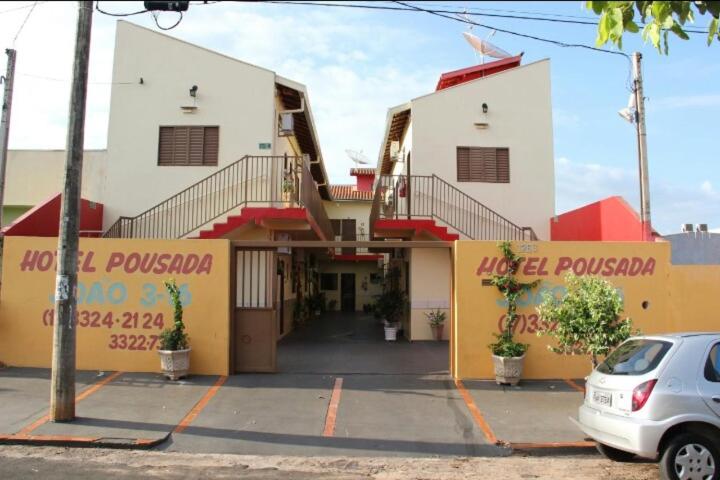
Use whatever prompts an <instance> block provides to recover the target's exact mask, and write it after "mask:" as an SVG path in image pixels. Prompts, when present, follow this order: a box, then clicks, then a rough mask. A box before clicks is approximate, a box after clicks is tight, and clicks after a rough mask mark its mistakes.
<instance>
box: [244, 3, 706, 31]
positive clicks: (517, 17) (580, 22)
mask: <svg viewBox="0 0 720 480" xmlns="http://www.w3.org/2000/svg"><path fill="white" fill-rule="evenodd" d="M240 1H244V2H249V3H255V2H254V1H253V0H240ZM261 1H262V3H275V4H280V5H306V6H318V7H339V8H357V9H367V10H389V11H396V12H412V11H417V10H418V8H415V5H412V4H409V3H403V4H402V5H404V7H396V6H389V5H379V4H357V3H344V2H343V3H329V2H312V1H294V0H261ZM395 3H397V2H395ZM423 5H428V6H429V5H436V4H425V3H423ZM424 10H428V11H430V12H433V13H444V14H451V15H469V16H477V17H493V18H504V19H510V20H529V21H540V22H551V23H563V24H570V25H588V26H593V27H597V26H598V22H597V21H594V20H592V19H590V18H589V17H580V16H569V15H568V16H565V15H554V14H543V13H540V12H528V13H531V14H536V15H553V16H557V17H567V18H577V19H583V20H565V19H562V18H543V17H536V16H527V15H505V14H496V13H478V12H480V11H482V10H481V9H474V10H475V11H468V10H448V9H447V8H440V9H438V8H434V9H424ZM497 11H505V10H497ZM507 11H509V12H517V13H523V12H522V11H515V10H507ZM639 26H644V24H640V25H639ZM684 30H685V32H686V33H697V34H707V32H706V31H703V30H697V29H690V28H685V29H684Z"/></svg>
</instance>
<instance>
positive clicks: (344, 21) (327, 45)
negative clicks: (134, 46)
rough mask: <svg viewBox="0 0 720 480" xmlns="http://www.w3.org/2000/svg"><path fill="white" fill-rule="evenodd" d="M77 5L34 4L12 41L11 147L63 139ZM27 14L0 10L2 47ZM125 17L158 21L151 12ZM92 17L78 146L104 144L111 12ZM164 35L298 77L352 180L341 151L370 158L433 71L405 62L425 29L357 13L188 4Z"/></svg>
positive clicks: (334, 161) (60, 143)
mask: <svg viewBox="0 0 720 480" xmlns="http://www.w3.org/2000/svg"><path fill="white" fill-rule="evenodd" d="M26 4H29V2H26ZM102 8H103V9H104V10H106V11H110V12H130V11H135V10H142V3H139V2H133V3H129V2H102ZM75 12H76V9H75V5H74V4H73V3H65V2H47V3H44V4H40V5H38V6H37V7H36V9H35V11H34V12H33V14H32V16H31V17H30V19H29V20H28V22H27V25H26V26H25V28H24V30H23V32H22V35H21V36H20V39H19V40H18V43H17V50H18V65H17V73H18V76H17V81H16V84H15V97H14V103H13V118H12V128H11V138H10V148H64V146H65V131H66V125H67V120H66V119H67V111H68V103H69V91H70V78H71V63H72V50H73V41H74V29H75V15H76V13H75ZM26 14H27V10H18V11H14V12H10V13H7V14H4V15H0V41H2V42H3V44H4V45H10V44H11V43H12V37H13V36H14V35H15V32H16V31H17V28H18V27H19V25H20V24H21V23H22V21H23V19H24V18H25V15H26ZM174 15H175V14H172V13H166V14H161V16H160V22H161V24H163V25H165V24H168V23H171V20H174V18H175V17H174ZM127 20H130V21H133V22H137V23H139V24H141V25H144V26H147V27H150V28H153V29H156V27H155V25H154V22H153V21H152V18H151V17H150V16H149V14H143V15H138V16H133V17H130V18H128V19H127ZM93 22H94V23H93V32H92V49H91V60H90V81H91V82H95V83H92V84H91V85H90V87H89V92H88V112H87V122H86V142H85V145H86V148H103V147H104V146H105V145H106V135H107V121H108V119H107V116H108V111H109V102H110V86H109V85H107V84H102V82H108V81H110V79H111V75H112V55H113V44H114V31H115V18H112V17H108V16H104V15H101V14H98V13H97V12H96V13H95V15H94V20H93ZM169 34H170V35H172V36H176V37H178V38H181V39H183V40H186V41H189V42H192V43H195V44H198V45H200V46H203V47H206V48H210V49H213V50H217V51H219V52H221V53H224V54H227V55H230V56H232V57H235V58H238V59H240V60H243V61H247V62H249V63H253V64H256V65H259V66H262V67H265V68H269V69H272V70H275V71H276V72H277V73H278V74H280V75H282V76H285V77H288V78H291V79H293V80H296V81H298V82H301V83H304V84H305V85H306V86H307V87H308V90H309V93H310V101H311V107H312V110H313V114H314V116H315V120H316V128H317V131H318V135H319V137H320V143H321V146H322V150H323V155H324V157H325V162H326V166H327V170H328V173H329V174H330V176H331V178H332V179H333V180H334V181H351V179H350V177H348V175H347V174H348V170H349V168H350V167H351V166H352V164H351V162H350V161H349V159H347V158H346V155H345V153H344V151H345V149H347V148H351V149H354V150H363V151H364V152H365V153H366V154H367V155H368V156H369V157H370V158H371V160H373V161H374V160H375V158H376V156H377V153H378V150H379V147H380V141H381V137H382V133H383V129H384V121H385V114H386V112H387V109H388V108H389V107H391V106H393V105H397V104H399V103H402V102H405V101H407V100H409V99H410V98H412V97H415V96H418V95H421V94H424V93H427V92H428V91H431V90H432V88H433V86H434V83H435V81H436V80H437V75H438V74H439V73H440V72H438V71H436V70H434V69H432V68H430V67H428V66H425V65H418V64H417V63H415V62H413V60H412V59H413V55H410V54H409V53H410V52H411V51H412V50H417V49H421V48H422V46H423V45H424V44H426V43H427V42H430V41H431V39H430V38H429V37H426V36H423V34H422V33H421V32H420V33H418V32H417V31H412V32H410V31H406V30H403V29H402V28H398V27H395V26H392V25H387V24H385V25H384V24H380V23H378V22H372V21H367V13H366V12H360V11H347V10H333V11H328V10H327V9H306V8H301V7H298V8H293V9H290V8H280V7H278V6H275V5H253V4H247V3H242V4H237V3H232V2H221V3H217V4H211V5H205V6H202V5H192V6H191V8H190V10H189V11H188V12H187V14H186V15H185V18H184V20H183V21H182V23H181V24H180V25H179V26H178V27H177V28H175V29H173V30H172V31H171V32H169ZM408 38H412V39H413V41H412V42H408V41H407V39H408ZM388 46H392V48H388ZM138 54H139V55H141V54H142V52H138ZM370 59H373V60H375V61H371V60H370ZM25 75H34V76H42V77H50V78H54V79H58V80H59V81H58V80H48V79H40V78H35V77H30V76H25ZM240 153H242V152H240Z"/></svg>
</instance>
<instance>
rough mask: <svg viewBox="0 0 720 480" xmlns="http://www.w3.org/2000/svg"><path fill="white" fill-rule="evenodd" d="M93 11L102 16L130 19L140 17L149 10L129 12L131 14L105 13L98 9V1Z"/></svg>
mask: <svg viewBox="0 0 720 480" xmlns="http://www.w3.org/2000/svg"><path fill="white" fill-rule="evenodd" d="M95 10H97V11H98V12H100V13H102V14H103V15H108V16H110V17H130V16H132V15H140V14H142V13H147V12H149V11H150V10H147V9H145V10H138V11H137V12H131V13H112V12H106V11H105V10H103V9H101V8H100V0H98V1H97V2H95Z"/></svg>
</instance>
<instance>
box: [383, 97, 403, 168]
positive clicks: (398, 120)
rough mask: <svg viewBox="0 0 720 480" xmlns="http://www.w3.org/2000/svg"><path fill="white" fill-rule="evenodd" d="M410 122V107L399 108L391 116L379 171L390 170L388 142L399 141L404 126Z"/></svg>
mask: <svg viewBox="0 0 720 480" xmlns="http://www.w3.org/2000/svg"><path fill="white" fill-rule="evenodd" d="M408 123H410V108H407V109H405V110H401V111H399V112H397V113H395V114H394V115H393V116H392V120H391V121H390V125H389V126H388V131H387V136H386V137H385V150H384V151H383V156H382V163H381V164H380V173H381V174H382V175H387V174H389V173H390V172H391V171H392V162H391V161H390V144H391V143H392V142H393V140H397V141H399V140H400V139H401V138H402V134H403V133H405V128H406V127H407V125H408Z"/></svg>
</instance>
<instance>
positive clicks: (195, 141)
mask: <svg viewBox="0 0 720 480" xmlns="http://www.w3.org/2000/svg"><path fill="white" fill-rule="evenodd" d="M204 144H205V127H188V162H187V163H188V165H193V166H198V165H202V164H203V146H204Z"/></svg>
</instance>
